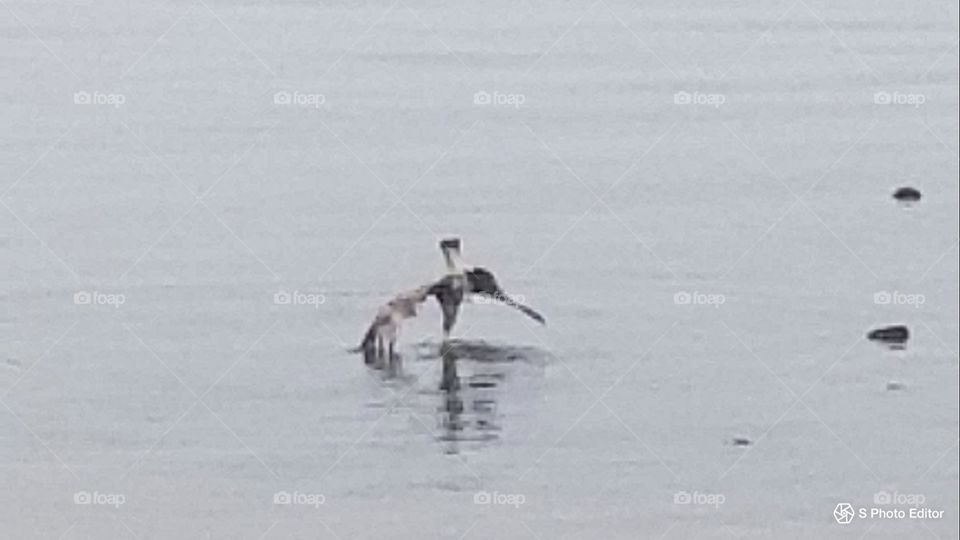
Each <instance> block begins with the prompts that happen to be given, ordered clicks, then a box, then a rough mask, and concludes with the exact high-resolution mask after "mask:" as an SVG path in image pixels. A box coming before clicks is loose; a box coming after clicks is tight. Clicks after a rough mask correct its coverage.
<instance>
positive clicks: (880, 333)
mask: <svg viewBox="0 0 960 540" xmlns="http://www.w3.org/2000/svg"><path fill="white" fill-rule="evenodd" d="M909 338H910V331H909V330H907V327H906V326H903V325H902V324H898V325H896V326H888V327H886V328H877V329H876V330H874V331H873V332H870V333H869V334H867V339H871V340H873V341H881V342H883V343H895V344H903V343H906V342H907V340H908V339H909Z"/></svg>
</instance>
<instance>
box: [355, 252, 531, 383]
mask: <svg viewBox="0 0 960 540" xmlns="http://www.w3.org/2000/svg"><path fill="white" fill-rule="evenodd" d="M440 250H441V251H442V252H443V256H444V260H445V261H446V264H447V274H446V275H445V276H443V277H442V278H440V279H439V280H437V281H434V282H432V283H429V284H427V285H423V286H420V287H417V288H416V289H412V290H409V291H406V292H402V293H400V294H398V295H397V296H395V297H394V298H392V299H390V300H389V301H388V302H386V303H385V304H383V305H382V306H380V308H379V309H378V310H377V314H376V316H375V317H374V319H373V322H371V323H370V326H369V327H368V328H367V331H366V333H365V334H364V336H363V339H362V340H361V341H360V344H359V345H358V346H357V347H355V348H353V349H349V352H352V353H359V352H363V357H364V363H365V364H367V365H375V366H384V365H385V364H387V363H389V364H390V365H391V366H393V365H394V363H395V361H396V359H397V358H398V354H397V351H396V348H397V341H398V339H399V335H400V326H401V324H402V323H403V321H404V320H406V319H410V318H413V317H416V316H417V313H418V312H417V308H418V306H419V305H420V304H422V303H423V302H425V301H426V299H427V298H428V297H430V296H433V297H434V298H435V299H436V300H437V303H438V304H439V305H440V310H441V312H442V314H443V327H442V328H443V342H444V343H447V341H448V340H449V337H450V332H451V331H452V330H453V327H454V325H455V324H456V322H457V316H458V314H459V312H460V305H461V304H462V303H463V301H464V298H465V297H467V296H468V295H472V294H479V295H483V296H487V297H489V298H492V299H494V300H496V301H499V302H502V303H504V304H506V305H508V306H510V307H513V308H516V309H518V310H520V311H521V312H523V313H524V314H526V315H527V316H528V317H530V318H532V319H534V320H535V321H537V322H539V323H540V324H546V320H545V319H544V318H543V316H542V315H540V314H539V313H537V312H536V311H535V310H533V309H532V308H530V307H528V306H525V305H523V304H522V303H520V302H517V301H516V300H514V299H513V298H511V297H510V296H508V295H507V293H506V292H504V291H503V289H502V288H501V287H500V285H499V284H498V283H497V279H496V278H495V277H494V275H493V274H492V273H491V272H490V271H489V270H487V269H485V268H482V267H479V266H477V267H472V268H468V267H465V266H464V265H463V262H462V261H461V260H460V239H459V238H446V239H443V240H441V241H440Z"/></svg>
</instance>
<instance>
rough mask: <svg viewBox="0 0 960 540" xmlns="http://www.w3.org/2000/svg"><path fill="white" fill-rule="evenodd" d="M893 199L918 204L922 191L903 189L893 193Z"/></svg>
mask: <svg viewBox="0 0 960 540" xmlns="http://www.w3.org/2000/svg"><path fill="white" fill-rule="evenodd" d="M893 198H894V199H896V200H898V201H905V202H917V201H919V200H920V191H919V190H917V189H914V188H912V187H902V188H900V189H898V190H896V191H894V192H893Z"/></svg>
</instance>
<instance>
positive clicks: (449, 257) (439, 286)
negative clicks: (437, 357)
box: [427, 238, 546, 341]
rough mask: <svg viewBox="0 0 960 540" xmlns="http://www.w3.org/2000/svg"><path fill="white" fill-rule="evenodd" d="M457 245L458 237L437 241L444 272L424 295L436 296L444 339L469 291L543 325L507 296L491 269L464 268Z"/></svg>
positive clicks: (529, 310)
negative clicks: (500, 303) (444, 274)
mask: <svg viewBox="0 0 960 540" xmlns="http://www.w3.org/2000/svg"><path fill="white" fill-rule="evenodd" d="M460 247H461V243H460V239H459V238H445V239H443V240H441V241H440V250H441V251H442V252H443V257H444V260H445V261H446V264H447V275H446V276H444V277H443V278H441V279H440V280H439V281H437V282H435V283H434V284H433V285H430V286H429V288H428V289H427V294H428V295H429V296H433V297H434V298H436V300H437V303H438V304H440V310H441V312H442V313H443V339H444V341H446V340H447V339H449V337H450V332H451V331H452V330H453V327H454V325H456V323H457V317H458V314H459V312H460V305H461V304H462V303H463V300H464V298H465V296H466V295H470V294H479V295H483V296H487V297H490V298H492V299H494V300H496V301H499V302H503V303H504V304H506V305H508V306H510V307H513V308H516V309H518V310H520V311H521V312H523V313H524V314H525V315H527V316H528V317H530V318H532V319H533V320H535V321H537V322H539V323H540V324H546V320H545V319H544V318H543V315H540V314H539V313H537V311H535V310H534V309H532V308H530V307H528V306H525V305H523V304H522V303H520V302H517V301H516V300H514V299H513V298H511V297H510V296H508V295H507V293H506V292H504V291H503V289H502V288H501V287H500V285H499V284H498V283H497V279H496V278H495V277H494V275H493V273H492V272H490V271H489V270H487V269H486V268H483V267H480V266H476V267H472V268H470V267H465V266H464V264H463V262H462V260H461V259H460Z"/></svg>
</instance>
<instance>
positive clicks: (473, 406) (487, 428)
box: [439, 340, 525, 454]
mask: <svg viewBox="0 0 960 540" xmlns="http://www.w3.org/2000/svg"><path fill="white" fill-rule="evenodd" d="M440 356H441V361H442V363H443V374H442V376H441V379H440V391H441V395H442V402H441V405H440V408H439V415H440V426H441V428H442V433H441V434H440V436H439V439H440V440H441V441H443V442H445V443H446V447H445V451H446V453H448V454H457V453H459V452H460V445H461V444H462V443H484V442H488V441H492V440H495V439H497V437H498V433H499V431H500V425H499V423H498V420H499V416H498V414H497V394H498V392H499V386H500V383H502V382H503V380H504V379H505V378H506V375H507V369H508V366H509V365H510V364H511V363H513V362H515V361H517V360H523V359H524V358H525V355H524V350H523V349H519V348H515V347H507V348H503V347H497V346H494V345H490V344H488V343H485V342H482V341H463V340H450V341H447V342H445V343H444V344H443V345H441V347H440ZM458 367H469V374H464V375H463V376H461V373H460V370H459V369H458Z"/></svg>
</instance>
